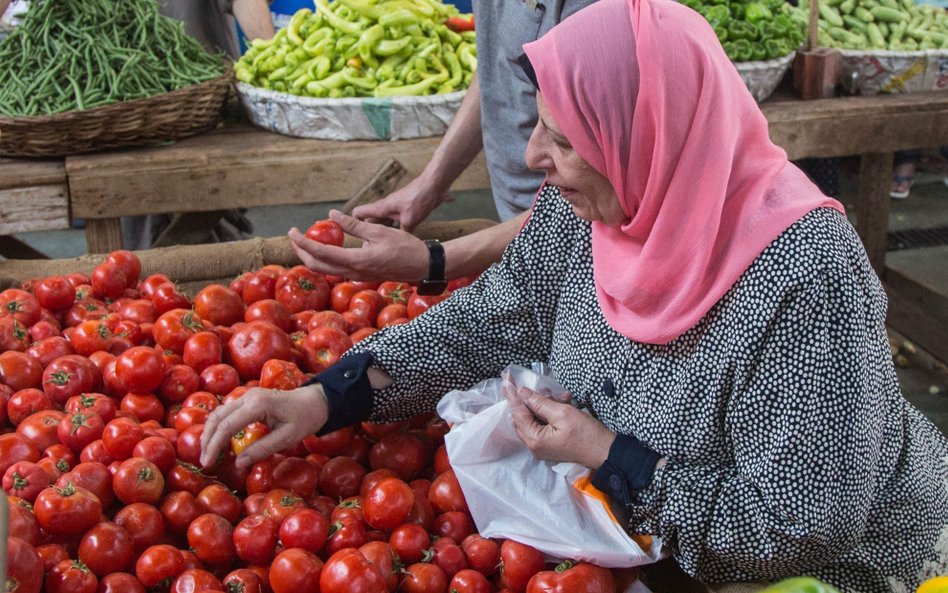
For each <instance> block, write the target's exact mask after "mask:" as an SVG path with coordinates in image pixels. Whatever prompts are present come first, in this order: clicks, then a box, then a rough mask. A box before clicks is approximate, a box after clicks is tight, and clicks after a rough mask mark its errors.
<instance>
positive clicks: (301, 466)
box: [273, 457, 319, 498]
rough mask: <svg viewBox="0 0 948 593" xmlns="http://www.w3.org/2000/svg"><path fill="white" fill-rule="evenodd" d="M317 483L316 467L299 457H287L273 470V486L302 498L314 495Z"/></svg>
mask: <svg viewBox="0 0 948 593" xmlns="http://www.w3.org/2000/svg"><path fill="white" fill-rule="evenodd" d="M318 481H319V475H318V473H317V468H316V466H315V465H313V464H312V463H310V462H309V461H306V460H305V459H302V458H300V457H287V458H286V459H284V460H283V461H281V462H280V463H279V464H277V465H276V467H274V468H273V486H274V487H275V488H284V489H286V490H289V491H291V492H293V493H294V494H296V495H297V496H301V497H303V498H309V497H310V496H313V495H315V494H316V485H317V483H318Z"/></svg>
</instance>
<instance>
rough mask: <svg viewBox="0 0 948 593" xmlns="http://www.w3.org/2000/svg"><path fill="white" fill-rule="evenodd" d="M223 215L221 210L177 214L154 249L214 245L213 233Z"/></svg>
mask: <svg viewBox="0 0 948 593" xmlns="http://www.w3.org/2000/svg"><path fill="white" fill-rule="evenodd" d="M223 215H224V213H223V212H221V211H220V210H212V211H210V212H185V213H182V214H175V215H174V216H173V217H172V218H171V222H170V223H169V224H168V227H167V228H165V230H163V231H162V232H161V234H160V235H158V237H156V238H155V242H154V244H153V245H152V247H170V246H172V245H198V244H200V243H214V242H215V241H213V238H212V237H211V233H212V232H213V231H214V226H215V225H216V224H217V221H218V220H220V218H221V216H223Z"/></svg>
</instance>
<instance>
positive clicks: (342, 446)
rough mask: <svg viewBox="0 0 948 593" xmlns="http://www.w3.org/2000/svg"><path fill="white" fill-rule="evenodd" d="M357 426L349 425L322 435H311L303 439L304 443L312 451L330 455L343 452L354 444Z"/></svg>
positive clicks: (333, 455)
mask: <svg viewBox="0 0 948 593" xmlns="http://www.w3.org/2000/svg"><path fill="white" fill-rule="evenodd" d="M355 434H356V431H355V427H353V426H347V427H345V428H340V429H339V430H334V431H332V432H330V433H327V434H324V435H322V436H311V437H307V438H305V439H303V445H304V446H305V447H306V450H307V451H309V452H310V453H320V454H322V455H327V456H329V457H335V456H337V455H340V454H342V452H343V451H345V450H346V449H347V448H349V446H350V445H351V444H352V440H353V439H354V438H355Z"/></svg>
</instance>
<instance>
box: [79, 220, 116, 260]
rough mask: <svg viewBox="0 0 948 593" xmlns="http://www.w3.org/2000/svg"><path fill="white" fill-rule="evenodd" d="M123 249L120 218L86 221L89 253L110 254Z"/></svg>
mask: <svg viewBox="0 0 948 593" xmlns="http://www.w3.org/2000/svg"><path fill="white" fill-rule="evenodd" d="M121 248H122V224H121V219H120V218H97V219H91V218H87V219H86V249H87V250H88V252H89V253H108V252H110V251H115V250H116V249H121Z"/></svg>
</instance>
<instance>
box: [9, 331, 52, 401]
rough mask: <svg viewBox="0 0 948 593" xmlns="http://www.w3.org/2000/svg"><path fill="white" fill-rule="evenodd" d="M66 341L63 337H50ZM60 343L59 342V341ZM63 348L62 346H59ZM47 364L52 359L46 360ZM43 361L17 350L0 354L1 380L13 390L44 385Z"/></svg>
mask: <svg viewBox="0 0 948 593" xmlns="http://www.w3.org/2000/svg"><path fill="white" fill-rule="evenodd" d="M49 339H50V340H58V341H60V342H65V340H64V339H63V338H49ZM57 344H58V342H57ZM58 350H62V348H61V347H60V348H57V351H58ZM46 362H47V364H48V362H50V361H46ZM43 368H44V365H43V361H41V360H39V359H37V358H35V357H33V356H30V355H29V354H28V353H27V354H24V353H22V352H17V351H8V352H4V353H3V354H0V382H2V383H4V384H5V385H7V386H8V387H10V389H12V390H13V391H20V390H21V389H29V388H35V387H39V386H40V385H42V381H43Z"/></svg>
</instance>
